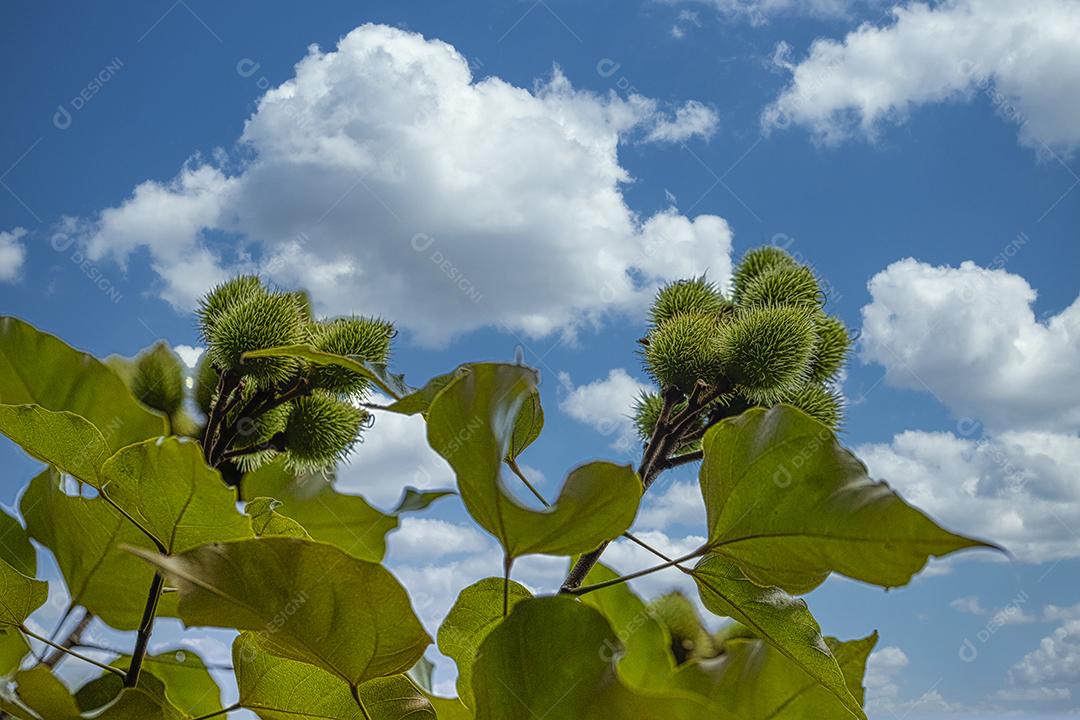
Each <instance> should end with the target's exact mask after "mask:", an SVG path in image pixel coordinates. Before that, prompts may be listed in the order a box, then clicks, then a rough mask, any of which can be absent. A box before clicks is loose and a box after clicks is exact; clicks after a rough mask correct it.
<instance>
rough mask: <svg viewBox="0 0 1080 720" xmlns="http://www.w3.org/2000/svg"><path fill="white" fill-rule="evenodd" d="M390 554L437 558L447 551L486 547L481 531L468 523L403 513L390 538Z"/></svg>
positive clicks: (456, 553) (464, 550) (464, 551)
mask: <svg viewBox="0 0 1080 720" xmlns="http://www.w3.org/2000/svg"><path fill="white" fill-rule="evenodd" d="M389 546H390V547H389V556H390V557H391V558H392V559H394V560H403V559H418V558H423V559H425V560H438V559H439V558H442V557H445V556H447V555H459V554H462V553H470V552H479V551H480V550H486V549H487V547H488V542H487V540H486V539H485V537H484V535H483V534H482V533H481V532H480V531H479V530H477V529H476V527H475V526H473V525H470V524H461V523H452V522H447V521H445V520H437V519H435V518H422V517H421V518H414V517H406V518H402V520H401V527H400V528H398V529H397V531H395V532H394V533H393V534H392V535H390V539H389Z"/></svg>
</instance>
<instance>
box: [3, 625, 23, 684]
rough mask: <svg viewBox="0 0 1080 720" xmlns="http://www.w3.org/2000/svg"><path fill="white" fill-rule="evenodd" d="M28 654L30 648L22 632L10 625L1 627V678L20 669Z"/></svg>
mask: <svg viewBox="0 0 1080 720" xmlns="http://www.w3.org/2000/svg"><path fill="white" fill-rule="evenodd" d="M28 652H30V646H29V645H27V643H26V638H25V637H24V636H23V634H22V633H21V632H19V631H18V630H17V629H16V628H14V627H11V626H10V625H9V626H5V627H0V677H7V676H8V675H10V674H11V672H12V671H13V670H16V669H18V667H19V664H20V663H21V662H22V659H23V658H24V657H26V654H27V653H28Z"/></svg>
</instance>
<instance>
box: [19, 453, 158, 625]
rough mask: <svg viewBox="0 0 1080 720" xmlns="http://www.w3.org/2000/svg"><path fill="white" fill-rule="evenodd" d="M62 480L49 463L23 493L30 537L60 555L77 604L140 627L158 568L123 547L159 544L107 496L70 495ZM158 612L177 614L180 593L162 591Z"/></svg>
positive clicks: (115, 621)
mask: <svg viewBox="0 0 1080 720" xmlns="http://www.w3.org/2000/svg"><path fill="white" fill-rule="evenodd" d="M61 482H62V480H61V477H60V475H59V474H58V473H57V472H56V471H55V470H53V469H52V468H49V469H46V470H45V471H43V472H41V473H39V474H38V475H37V477H35V478H34V479H33V480H31V481H30V485H29V487H27V489H26V492H25V493H23V496H22V500H21V501H20V502H19V510H20V512H21V513H22V516H23V519H24V520H25V521H26V528H27V530H28V532H29V533H30V537H32V538H34V539H35V540H37V541H38V542H39V543H41V544H42V545H44V546H45V547H46V548H48V549H49V550H50V551H52V554H53V555H54V556H55V557H56V564H57V565H59V566H60V572H61V573H62V574H63V576H64V581H65V582H66V583H67V587H68V592H69V593H70V595H71V602H72V603H74V604H76V605H82V606H83V607H85V608H87V609H88V610H90V611H91V612H93V613H94V614H95V615H97V616H98V617H100V618H101V619H102V620H103V621H104V622H106V623H108V624H109V625H111V626H112V627H114V628H116V629H117V630H135V629H136V628H138V626H139V620H140V619H141V618H142V613H143V606H144V605H145V604H146V593H147V591H148V590H149V588H150V582H151V580H152V579H153V576H154V571H153V570H152V569H151V568H150V567H148V566H147V565H146V564H145V563H143V562H141V561H140V560H138V559H137V558H134V557H132V556H131V555H130V554H129V553H126V552H124V551H123V550H121V549H120V546H121V545H132V546H137V547H142V548H146V549H147V550H153V549H154V545H153V543H152V542H151V541H150V539H149V538H147V537H146V536H145V535H143V534H142V533H141V532H140V531H139V530H138V529H136V528H135V526H134V525H132V524H131V523H130V522H128V521H127V520H125V519H124V518H123V517H122V516H121V515H120V513H118V512H117V511H116V510H115V509H113V508H112V507H110V506H109V505H108V503H106V502H105V501H104V500H102V499H101V498H84V497H79V496H71V495H67V494H66V493H64V491H63V490H62V489H61V487H60V483H61ZM158 613H159V614H161V615H174V614H175V613H176V596H175V595H172V594H168V595H164V596H162V598H161V602H160V604H159V606H158Z"/></svg>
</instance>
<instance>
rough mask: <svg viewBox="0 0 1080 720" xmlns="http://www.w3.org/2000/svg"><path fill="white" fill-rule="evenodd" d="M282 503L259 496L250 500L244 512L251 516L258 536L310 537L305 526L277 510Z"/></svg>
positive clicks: (253, 528)
mask: <svg viewBox="0 0 1080 720" xmlns="http://www.w3.org/2000/svg"><path fill="white" fill-rule="evenodd" d="M280 506H281V503H280V502H279V501H278V500H275V499H274V498H267V497H259V498H255V499H254V500H250V501H248V503H247V504H246V505H245V506H244V514H245V515H248V516H250V517H251V528H252V530H254V531H255V535H256V536H257V537H262V536H263V535H281V536H285V537H298V538H308V539H310V538H311V536H310V535H308V531H307V530H305V529H304V526H303V525H301V524H300V523H298V522H296V521H295V520H293V519H292V518H290V517H285V516H284V515H282V514H281V513H279V512H278V511H277V508H278V507H280Z"/></svg>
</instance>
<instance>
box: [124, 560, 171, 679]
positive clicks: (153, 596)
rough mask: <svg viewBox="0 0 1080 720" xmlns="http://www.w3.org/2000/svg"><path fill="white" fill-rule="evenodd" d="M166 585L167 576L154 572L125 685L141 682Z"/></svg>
mask: <svg viewBox="0 0 1080 720" xmlns="http://www.w3.org/2000/svg"><path fill="white" fill-rule="evenodd" d="M164 585H165V577H164V576H163V575H162V574H161V573H154V579H153V580H152V581H151V582H150V593H149V594H148V595H147V597H146V607H145V608H144V609H143V617H142V622H140V623H139V634H138V635H137V636H136V637H135V649H134V650H132V652H131V664H130V665H128V671H127V674H126V675H125V676H124V687H135V686H136V685H138V684H139V672H140V671H141V670H142V664H143V659H144V658H145V657H146V646H147V645H148V644H149V643H150V633H151V632H153V630H154V616H155V615H156V614H157V607H158V602H159V601H160V600H161V588H162V587H163V586H164Z"/></svg>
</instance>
